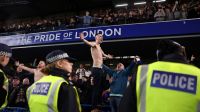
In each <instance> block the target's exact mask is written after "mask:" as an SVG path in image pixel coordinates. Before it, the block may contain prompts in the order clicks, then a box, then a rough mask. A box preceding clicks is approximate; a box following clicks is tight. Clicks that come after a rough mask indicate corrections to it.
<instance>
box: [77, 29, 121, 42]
mask: <svg viewBox="0 0 200 112" xmlns="http://www.w3.org/2000/svg"><path fill="white" fill-rule="evenodd" d="M82 32H83V34H84V36H85V38H93V37H95V35H96V34H97V33H101V34H102V35H103V36H106V37H110V36H121V34H122V29H121V28H113V29H111V28H109V29H105V30H102V29H98V30H90V31H82ZM79 33H80V32H76V33H75V38H76V39H79V38H80V37H79Z"/></svg>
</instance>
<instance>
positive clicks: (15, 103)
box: [8, 76, 30, 109]
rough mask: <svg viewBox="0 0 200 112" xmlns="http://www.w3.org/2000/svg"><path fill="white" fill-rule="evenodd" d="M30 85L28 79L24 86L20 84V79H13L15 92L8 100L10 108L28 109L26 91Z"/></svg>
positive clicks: (25, 80)
mask: <svg viewBox="0 0 200 112" xmlns="http://www.w3.org/2000/svg"><path fill="white" fill-rule="evenodd" d="M29 85H30V82H29V79H28V78H24V79H23V82H22V84H20V79H19V77H17V76H16V77H14V78H13V90H12V92H11V94H10V97H9V100H8V106H9V107H21V108H26V109H28V102H27V99H26V90H27V88H28V87H29Z"/></svg>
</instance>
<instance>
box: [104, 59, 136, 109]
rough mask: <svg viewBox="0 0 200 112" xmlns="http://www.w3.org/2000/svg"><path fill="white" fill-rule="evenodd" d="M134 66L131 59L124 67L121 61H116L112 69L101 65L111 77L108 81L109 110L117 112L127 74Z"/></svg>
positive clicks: (125, 85) (125, 84)
mask: <svg viewBox="0 0 200 112" xmlns="http://www.w3.org/2000/svg"><path fill="white" fill-rule="evenodd" d="M134 66H135V62H134V61H132V62H131V64H130V65H129V66H128V67H127V68H124V65H123V64H122V63H118V64H117V66H116V70H112V69H110V68H109V67H107V66H106V65H103V70H104V71H105V73H107V74H109V76H110V77H111V79H112V80H111V81H110V89H109V90H110V106H111V112H117V110H118V106H119V103H120V101H121V97H122V96H123V93H124V91H125V89H126V87H127V82H128V76H130V75H131V71H132V70H133V68H134Z"/></svg>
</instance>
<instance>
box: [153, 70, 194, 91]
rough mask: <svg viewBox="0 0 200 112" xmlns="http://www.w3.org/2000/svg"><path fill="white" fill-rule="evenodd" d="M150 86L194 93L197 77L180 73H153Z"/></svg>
mask: <svg viewBox="0 0 200 112" xmlns="http://www.w3.org/2000/svg"><path fill="white" fill-rule="evenodd" d="M151 86H153V87H159V88H167V89H172V90H178V91H184V92H189V93H196V86H197V77H196V76H192V75H186V74H180V73H172V72H163V71H154V72H153V76H152V80H151Z"/></svg>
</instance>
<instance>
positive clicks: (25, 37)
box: [0, 19, 200, 46]
mask: <svg viewBox="0 0 200 112" xmlns="http://www.w3.org/2000/svg"><path fill="white" fill-rule="evenodd" d="M199 26H200V19H192V20H174V21H163V22H151V23H137V24H126V25H112V26H99V27H89V28H78V29H67V30H58V31H48V32H39V33H30V34H19V35H9V36H1V37H0V43H5V44H7V45H9V46H30V45H38V44H40V45H46V44H59V43H70V42H71V43H72V42H80V41H81V40H80V38H79V34H80V33H81V32H83V33H84V35H85V38H86V39H87V40H94V37H95V34H96V33H101V34H103V36H104V40H117V39H140V38H150V37H162V36H174V35H175V36H177V35H188V34H200V27H199Z"/></svg>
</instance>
